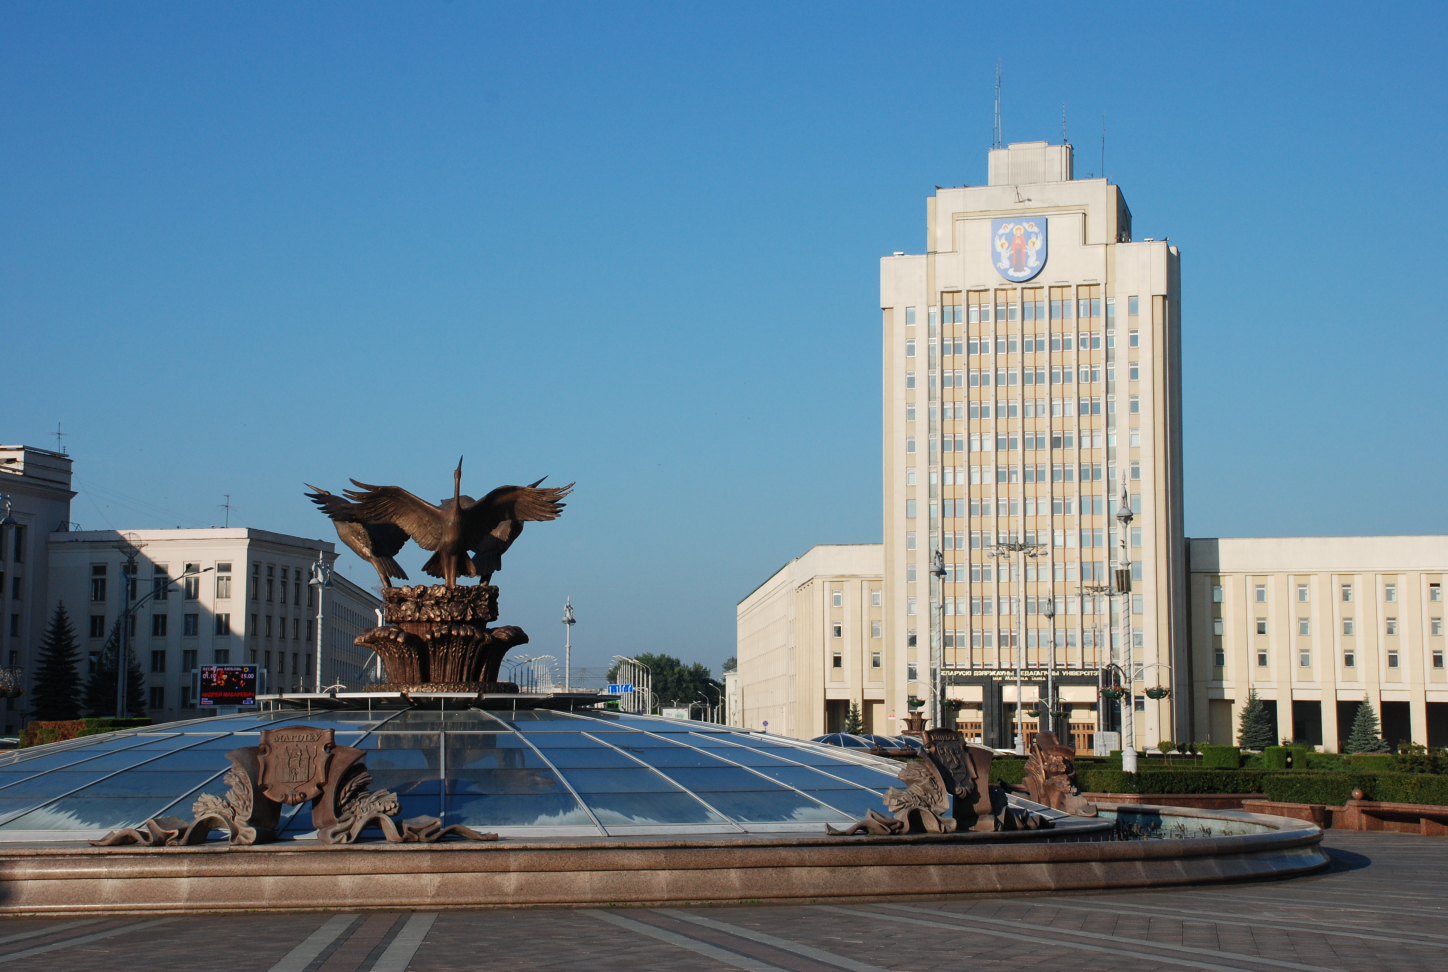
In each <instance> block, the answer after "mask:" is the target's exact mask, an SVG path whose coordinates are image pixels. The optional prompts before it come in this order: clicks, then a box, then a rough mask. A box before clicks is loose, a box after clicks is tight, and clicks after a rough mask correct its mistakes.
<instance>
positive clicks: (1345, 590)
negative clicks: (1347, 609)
mask: <svg viewBox="0 0 1448 972" xmlns="http://www.w3.org/2000/svg"><path fill="white" fill-rule="evenodd" d="M1342 602H1343V603H1344V604H1351V603H1352V585H1351V584H1344V585H1342Z"/></svg>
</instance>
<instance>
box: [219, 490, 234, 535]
mask: <svg viewBox="0 0 1448 972" xmlns="http://www.w3.org/2000/svg"><path fill="white" fill-rule="evenodd" d="M221 495H222V496H225V497H226V502H225V503H217V504H216V508H217V509H218V510H225V511H226V526H227V528H228V529H229V528H230V527H231V494H230V493H222V494H221Z"/></svg>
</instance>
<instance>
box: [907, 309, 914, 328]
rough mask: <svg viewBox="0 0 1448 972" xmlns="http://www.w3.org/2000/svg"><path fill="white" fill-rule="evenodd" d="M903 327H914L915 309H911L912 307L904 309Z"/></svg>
mask: <svg viewBox="0 0 1448 972" xmlns="http://www.w3.org/2000/svg"><path fill="white" fill-rule="evenodd" d="M905 326H906V327H914V326H915V308H913V307H907V308H905Z"/></svg>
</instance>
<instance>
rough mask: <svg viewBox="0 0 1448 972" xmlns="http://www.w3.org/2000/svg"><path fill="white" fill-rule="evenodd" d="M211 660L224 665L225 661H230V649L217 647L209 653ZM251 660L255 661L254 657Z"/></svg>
mask: <svg viewBox="0 0 1448 972" xmlns="http://www.w3.org/2000/svg"><path fill="white" fill-rule="evenodd" d="M211 660H212V661H213V662H215V663H216V664H218V665H225V664H226V663H227V662H229V661H231V649H229V648H217V649H216V650H215V651H213V652H212V653H211ZM252 660H253V661H255V660H256V659H252Z"/></svg>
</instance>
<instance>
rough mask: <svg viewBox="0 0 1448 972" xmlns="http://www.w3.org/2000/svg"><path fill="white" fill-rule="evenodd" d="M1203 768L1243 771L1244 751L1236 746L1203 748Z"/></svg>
mask: <svg viewBox="0 0 1448 972" xmlns="http://www.w3.org/2000/svg"><path fill="white" fill-rule="evenodd" d="M1202 766H1203V767H1204V768H1206V769H1229V770H1234V769H1241V767H1242V750H1241V749H1239V748H1237V747H1236V746H1203V747H1202Z"/></svg>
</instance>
